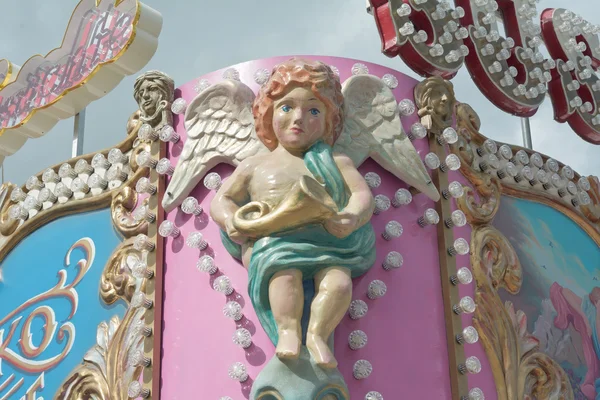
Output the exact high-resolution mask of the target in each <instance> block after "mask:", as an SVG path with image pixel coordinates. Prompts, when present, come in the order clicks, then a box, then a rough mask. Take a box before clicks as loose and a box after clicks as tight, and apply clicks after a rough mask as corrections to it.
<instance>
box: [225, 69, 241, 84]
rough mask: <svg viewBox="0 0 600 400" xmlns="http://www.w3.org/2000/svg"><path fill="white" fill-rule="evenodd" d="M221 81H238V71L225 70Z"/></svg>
mask: <svg viewBox="0 0 600 400" xmlns="http://www.w3.org/2000/svg"><path fill="white" fill-rule="evenodd" d="M223 79H230V80H233V81H239V80H240V71H238V70H237V69H236V68H227V69H226V70H225V71H224V72H223Z"/></svg>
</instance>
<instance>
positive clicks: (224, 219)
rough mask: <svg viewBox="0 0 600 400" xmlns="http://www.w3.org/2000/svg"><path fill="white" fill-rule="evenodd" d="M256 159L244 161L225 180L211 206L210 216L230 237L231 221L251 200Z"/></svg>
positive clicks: (251, 158)
mask: <svg viewBox="0 0 600 400" xmlns="http://www.w3.org/2000/svg"><path fill="white" fill-rule="evenodd" d="M253 159H254V157H249V158H247V159H245V160H244V161H242V162H241V163H240V165H239V166H238V167H237V168H236V169H235V171H233V174H231V176H229V178H227V179H225V181H224V182H223V184H222V186H221V188H220V189H219V191H218V192H217V194H216V196H215V197H214V199H213V201H212V202H211V204H210V216H211V217H212V219H213V220H214V221H215V222H216V223H217V225H219V227H221V229H223V230H224V231H226V232H227V233H228V234H229V235H230V236H231V234H232V233H233V232H231V230H232V229H233V227H232V226H231V219H232V217H233V215H234V214H235V212H236V211H237V210H238V209H239V208H240V207H241V206H242V205H244V204H245V203H247V202H248V201H249V200H250V193H249V192H248V183H249V181H250V178H251V177H252V172H253V170H254V164H255V163H254V160H253ZM232 239H233V238H232Z"/></svg>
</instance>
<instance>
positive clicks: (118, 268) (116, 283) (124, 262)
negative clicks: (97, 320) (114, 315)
mask: <svg viewBox="0 0 600 400" xmlns="http://www.w3.org/2000/svg"><path fill="white" fill-rule="evenodd" d="M133 241H134V239H127V240H125V241H124V242H123V243H121V245H120V246H119V247H118V248H117V249H116V250H115V251H114V252H113V253H112V255H111V256H110V258H109V259H108V261H107V262H106V266H105V267H104V271H102V278H101V281H100V297H101V298H102V300H104V302H105V303H106V304H109V305H110V304H113V303H115V302H116V301H117V300H119V299H122V300H124V301H126V302H127V303H129V302H130V301H131V297H132V296H133V294H134V293H135V290H136V279H135V278H134V277H133V275H131V267H132V262H135V261H138V260H142V257H143V255H142V252H140V251H139V250H136V249H135V248H134V247H133Z"/></svg>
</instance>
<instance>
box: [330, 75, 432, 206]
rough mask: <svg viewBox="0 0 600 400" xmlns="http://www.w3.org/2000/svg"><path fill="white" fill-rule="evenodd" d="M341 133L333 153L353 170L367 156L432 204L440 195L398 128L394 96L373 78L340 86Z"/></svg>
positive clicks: (364, 77) (360, 77)
mask: <svg viewBox="0 0 600 400" xmlns="http://www.w3.org/2000/svg"><path fill="white" fill-rule="evenodd" d="M342 92H343V94H344V102H345V110H344V111H345V118H346V119H345V123H344V130H343V132H342V134H341V135H340V137H339V139H338V140H337V141H336V143H335V145H334V148H333V149H334V151H337V152H341V153H345V154H347V155H348V156H349V157H350V158H351V159H352V161H353V162H354V165H355V166H356V167H359V166H360V165H361V164H362V163H363V162H364V161H365V160H366V159H367V158H368V157H371V158H372V159H373V160H375V162H377V163H378V164H379V165H381V166H382V167H383V168H385V169H386V170H388V171H389V172H391V173H392V174H394V175H395V176H396V177H397V178H399V179H401V180H403V181H404V182H406V183H407V184H408V185H410V186H413V187H415V188H416V189H418V190H419V191H420V192H422V193H424V194H425V195H426V196H427V197H429V198H431V199H432V200H434V201H437V200H439V199H440V194H439V192H438V191H437V189H436V187H435V185H433V183H432V181H431V178H430V177H429V174H428V173H427V170H426V169H425V166H424V165H423V161H422V160H421V157H419V154H418V153H417V151H416V150H415V147H414V146H413V144H412V142H411V141H410V139H409V138H408V137H407V136H406V133H405V132H404V130H403V129H402V124H401V123H400V116H399V115H398V112H397V102H396V97H395V96H394V94H393V93H392V91H391V90H390V88H388V87H387V86H386V85H385V83H384V82H383V81H382V80H381V79H380V78H378V77H376V76H373V75H355V76H352V77H351V78H348V80H346V81H345V82H344V84H343V85H342Z"/></svg>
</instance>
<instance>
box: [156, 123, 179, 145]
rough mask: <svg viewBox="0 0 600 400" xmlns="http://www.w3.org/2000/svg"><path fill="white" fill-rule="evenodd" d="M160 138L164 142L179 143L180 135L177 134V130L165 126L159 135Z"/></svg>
mask: <svg viewBox="0 0 600 400" xmlns="http://www.w3.org/2000/svg"><path fill="white" fill-rule="evenodd" d="M158 137H159V139H160V140H162V141H163V142H166V143H168V142H171V143H177V142H178V141H179V135H178V134H177V132H175V129H173V127H172V126H171V125H165V126H163V127H162V129H161V130H160V132H159V133H158Z"/></svg>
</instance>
